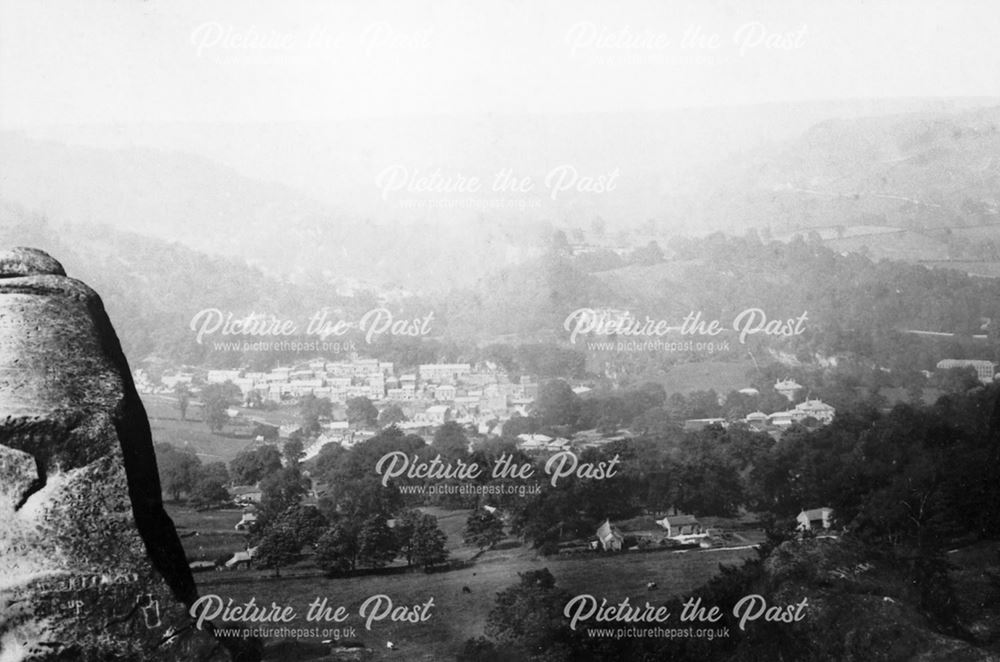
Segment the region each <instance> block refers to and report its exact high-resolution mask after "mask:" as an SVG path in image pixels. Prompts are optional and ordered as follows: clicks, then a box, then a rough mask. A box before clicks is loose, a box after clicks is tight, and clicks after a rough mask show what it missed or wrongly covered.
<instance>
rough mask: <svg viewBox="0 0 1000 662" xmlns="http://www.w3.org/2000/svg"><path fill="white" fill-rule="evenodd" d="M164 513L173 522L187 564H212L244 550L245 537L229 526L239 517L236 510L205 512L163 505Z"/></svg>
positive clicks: (237, 520)
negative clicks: (210, 562) (190, 562)
mask: <svg viewBox="0 0 1000 662" xmlns="http://www.w3.org/2000/svg"><path fill="white" fill-rule="evenodd" d="M166 509H167V514H168V515H170V517H171V519H173V520H174V526H175V527H177V534H178V535H180V536H182V537H181V544H182V545H183V546H184V551H185V552H186V553H187V557H188V561H214V560H215V559H217V558H219V557H221V556H224V555H225V556H232V555H233V554H234V553H235V552H237V551H240V550H242V549H243V547H244V543H245V539H246V537H245V536H244V534H242V533H240V532H239V531H236V529H234V528H233V527H234V526H235V525H236V523H237V522H239V521H240V519H241V518H242V517H243V511H242V510H239V509H235V508H233V509H226V510H206V511H203V512H197V511H194V510H192V509H191V508H187V507H182V506H177V505H175V504H169V503H168V504H167V506H166Z"/></svg>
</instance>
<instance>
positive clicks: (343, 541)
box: [316, 522, 358, 575]
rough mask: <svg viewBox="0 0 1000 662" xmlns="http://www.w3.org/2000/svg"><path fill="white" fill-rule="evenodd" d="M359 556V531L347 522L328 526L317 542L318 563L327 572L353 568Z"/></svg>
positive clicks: (333, 573) (336, 572) (332, 572)
mask: <svg viewBox="0 0 1000 662" xmlns="http://www.w3.org/2000/svg"><path fill="white" fill-rule="evenodd" d="M357 557H358V536H357V532H356V531H355V530H354V528H353V527H352V526H350V525H349V524H347V523H346V522H338V523H337V524H334V525H333V526H331V527H330V528H328V529H327V530H326V531H325V532H324V533H323V535H322V536H320V538H319V541H318V542H317V543H316V565H318V566H319V567H320V569H321V570H323V572H325V573H327V574H331V575H335V574H341V573H344V572H347V571H349V570H353V569H354V566H355V563H356V562H357Z"/></svg>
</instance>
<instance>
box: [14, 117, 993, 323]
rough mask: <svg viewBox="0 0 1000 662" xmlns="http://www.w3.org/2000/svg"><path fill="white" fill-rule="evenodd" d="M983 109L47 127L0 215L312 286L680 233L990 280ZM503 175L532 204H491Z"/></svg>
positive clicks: (415, 278) (412, 280)
mask: <svg viewBox="0 0 1000 662" xmlns="http://www.w3.org/2000/svg"><path fill="white" fill-rule="evenodd" d="M988 102H989V100H956V101H937V100H909V101H907V100H902V101H898V102H892V103H890V102H879V103H874V102H871V103H867V104H866V103H860V102H839V103H836V104H825V105H824V104H789V105H785V106H766V107H753V108H751V109H745V108H729V109H718V110H710V111H704V110H701V111H674V112H671V113H628V114H621V115H600V116H595V115H593V114H581V115H579V116H549V115H539V116H497V117H492V116H488V117H470V116H463V117H458V118H444V117H437V118H426V117H422V118H411V119H406V120H388V119H381V120H378V119H373V120H366V121H358V122H354V123H350V122H347V123H340V124H335V125H309V124H289V125H270V126H266V127H260V126H251V125H226V126H224V127H216V126H214V125H198V126H192V125H167V126H165V127H160V126H154V125H142V126H133V127H119V128H117V129H99V128H93V127H91V128H87V127H80V128H79V131H75V132H72V136H71V137H70V139H69V140H68V142H67V143H66V144H64V143H61V142H56V139H57V138H58V137H60V135H61V136H62V139H65V138H66V137H67V133H66V128H65V127H63V128H62V129H58V128H53V129H50V130H49V131H47V132H46V131H40V132H39V131H35V132H33V133H32V134H31V136H29V135H27V134H23V133H13V132H5V133H0V199H3V200H7V201H9V202H11V203H13V204H14V205H16V206H18V207H20V208H21V209H22V210H24V211H26V212H30V213H34V214H39V215H41V216H43V217H45V218H47V219H49V220H50V221H51V222H52V223H54V224H57V225H61V224H64V223H74V224H85V225H93V224H97V225H104V226H107V227H109V228H115V229H121V230H125V231H128V232H132V233H136V234H140V235H144V236H148V237H153V238H158V239H162V240H167V241H175V242H179V243H180V244H182V245H184V246H187V247H188V248H192V249H196V250H198V251H201V252H204V253H207V254H213V255H221V256H226V257H227V258H230V259H236V260H240V261H246V262H248V263H250V264H251V265H255V266H258V267H259V268H261V269H262V270H263V272H264V273H267V274H271V275H273V276H275V277H276V278H278V279H281V280H288V281H291V282H294V283H299V284H306V285H308V286H309V287H313V288H322V287H327V288H334V289H336V288H338V287H341V286H343V285H344V283H345V282H347V283H348V284H351V283H353V284H357V283H358V282H360V283H361V284H369V285H370V286H371V287H372V288H377V289H380V290H387V289H398V290H401V291H403V290H405V291H410V292H424V293H431V292H447V291H449V290H452V289H454V288H460V289H461V288H469V287H472V286H473V285H474V284H475V283H477V282H480V280H481V279H487V280H484V281H482V282H487V283H488V282H489V280H488V279H489V278H496V276H491V275H490V274H494V273H496V272H497V271H498V270H499V269H502V268H504V267H511V266H513V265H517V264H520V263H523V262H524V261H526V260H531V259H533V258H536V257H538V256H540V255H541V254H542V253H543V251H544V250H545V249H546V248H547V246H548V243H549V241H550V239H551V237H552V234H553V231H554V230H555V229H557V228H562V229H565V230H566V231H567V234H568V235H569V236H570V237H571V239H572V241H574V242H577V243H579V242H585V243H589V244H593V245H598V246H604V247H607V248H617V249H619V250H621V249H624V248H628V247H635V246H638V245H644V244H645V243H647V242H648V241H650V240H656V241H658V242H659V243H660V244H661V245H664V246H665V245H666V244H667V242H668V241H669V239H670V237H671V236H675V235H677V234H680V233H690V234H706V233H708V232H711V231H713V230H720V229H721V230H725V231H727V232H730V233H733V234H742V233H744V232H745V231H746V230H747V229H748V228H756V229H757V230H759V231H763V232H765V233H768V232H769V233H770V234H771V235H772V236H773V237H775V238H787V237H789V236H790V235H791V234H793V233H795V232H807V231H809V230H810V229H817V230H818V231H819V236H820V237H821V238H822V239H823V240H825V241H826V243H827V244H828V245H829V246H830V247H832V248H834V249H835V250H838V251H841V252H847V251H853V250H865V251H869V253H870V254H871V255H873V256H874V257H879V256H884V257H893V258H897V259H904V260H911V261H913V260H945V259H955V258H960V259H967V260H970V259H975V260H979V261H980V263H981V264H980V265H979V266H977V267H976V268H975V270H978V271H977V272H981V273H991V269H992V267H990V264H992V263H993V262H996V261H1000V233H998V230H1000V225H998V224H996V223H997V222H998V221H1000V216H998V210H1000V207H998V200H1000V156H997V155H998V154H1000V129H998V127H1000V106H997V105H993V106H983V104H986V103H988ZM871 110H877V111H881V112H892V113H894V114H888V115H879V116H866V115H864V112H865V111H871ZM914 110H916V111H918V112H910V111H914ZM700 116H701V117H700ZM830 116H837V117H842V118H846V119H824V118H828V117H830ZM376 137H377V139H376ZM202 140H203V142H199V141H202ZM157 141H159V144H154V143H157ZM97 145H102V146H97ZM136 145H140V146H136ZM141 145H147V146H141ZM178 145H182V146H183V147H185V148H188V151H178ZM206 154H208V156H206ZM568 164H572V165H573V167H574V168H576V169H577V171H578V173H579V174H580V175H581V176H583V175H587V176H589V175H594V176H595V177H597V176H600V175H599V173H604V175H607V173H609V172H612V171H618V173H619V174H618V176H617V178H616V179H615V180H614V181H615V186H613V187H608V186H606V188H605V190H603V191H595V190H593V189H591V190H568V191H565V192H560V193H559V194H558V195H557V196H555V199H553V196H552V195H551V193H550V192H549V191H548V189H547V188H546V184H545V182H546V179H547V174H548V173H549V172H550V170H551V168H554V167H559V166H560V165H568ZM387 166H388V167H394V166H401V167H403V168H404V169H406V170H407V171H408V172H409V173H410V174H413V173H414V172H417V171H419V172H420V173H422V174H423V175H427V174H428V173H430V172H434V171H435V170H438V171H439V172H440V173H441V175H442V177H444V178H445V179H449V178H451V179H449V181H453V180H454V178H456V177H459V176H466V177H468V176H479V177H480V178H482V179H483V180H484V183H485V184H484V190H481V191H480V192H478V193H469V192H462V191H457V192H456V191H445V192H440V191H430V192H426V191H416V192H414V191H408V190H405V189H406V187H405V186H404V187H403V189H402V190H393V191H389V192H386V191H385V190H383V189H380V187H379V178H378V176H379V173H380V172H381V171H382V170H384V169H385V168H386V167H387ZM504 168H509V169H510V170H511V173H512V178H515V179H516V178H518V177H521V176H524V177H528V178H529V179H530V180H531V182H532V184H533V186H534V188H533V190H532V191H529V192H512V191H504V192H495V191H492V190H490V182H491V181H492V178H491V173H493V172H496V171H497V170H499V169H504ZM591 183H596V180H594V181H592V182H591ZM607 183H608V180H607V179H605V184H607ZM407 200H409V201H411V202H414V201H415V202H416V203H418V204H414V205H410V206H407V205H406V204H404V203H405V202H406V201H407ZM495 202H499V203H503V204H490V203H495ZM22 225H23V224H22ZM872 228H875V230H877V231H879V232H885V231H891V230H895V229H904V230H905V231H906V232H905V234H903V233H898V232H897V233H896V234H893V235H885V236H881V237H880V236H876V234H875V230H872ZM16 239H17V237H11V238H10V240H11V241H13V240H16ZM20 243H24V242H23V241H22V242H20ZM970 270H972V271H975V270H974V269H971V268H970ZM525 277H526V278H527V276H525ZM486 289H487V290H488V289H489V288H488V287H487V288H486ZM542 303H544V302H542Z"/></svg>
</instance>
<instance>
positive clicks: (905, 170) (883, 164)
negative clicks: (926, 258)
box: [703, 107, 1000, 243]
mask: <svg viewBox="0 0 1000 662" xmlns="http://www.w3.org/2000/svg"><path fill="white" fill-rule="evenodd" d="M718 174H719V175H720V176H721V177H722V178H723V183H716V184H715V185H714V191H713V192H711V193H709V194H707V196H706V202H705V206H704V209H703V214H704V216H705V217H706V219H708V218H717V219H724V220H725V223H726V224H727V227H730V228H736V227H747V226H753V227H757V228H770V230H771V232H773V233H774V235H775V236H778V235H779V234H781V233H788V232H790V231H795V230H801V229H809V228H836V229H839V230H840V231H841V233H842V232H843V229H844V228H846V227H849V226H856V225H869V226H892V227H898V228H906V229H908V230H912V231H918V232H922V233H931V234H932V235H933V233H934V232H935V231H943V230H945V229H953V228H959V227H970V226H998V227H1000V107H992V108H983V109H977V110H966V111H961V112H957V113H914V114H901V115H891V116H885V117H870V118H861V119H852V120H828V121H825V122H821V123H819V124H817V125H815V126H814V127H812V128H811V129H809V130H808V131H806V132H805V133H804V134H803V135H802V136H801V137H799V138H798V139H796V140H791V141H788V142H786V143H784V144H782V145H780V146H777V147H774V148H771V149H768V150H759V151H757V152H756V153H754V154H753V155H752V156H750V157H748V158H746V159H743V160H741V161H736V162H733V163H731V164H730V165H729V166H728V167H723V169H722V171H720V172H719V173H718ZM710 188H711V187H710ZM989 234H990V237H991V238H992V239H994V240H996V239H1000V233H997V232H996V231H991V232H990V233H989ZM938 238H941V237H940V236H939V235H938ZM886 239H887V240H888V241H892V240H893V238H892V237H887V238H886ZM872 243H879V242H877V241H876V240H874V239H873V240H872Z"/></svg>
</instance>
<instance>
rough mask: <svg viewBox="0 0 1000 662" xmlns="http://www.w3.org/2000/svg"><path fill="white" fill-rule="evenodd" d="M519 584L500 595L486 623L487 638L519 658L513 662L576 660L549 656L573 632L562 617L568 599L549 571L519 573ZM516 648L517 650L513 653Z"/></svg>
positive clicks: (513, 657)
mask: <svg viewBox="0 0 1000 662" xmlns="http://www.w3.org/2000/svg"><path fill="white" fill-rule="evenodd" d="M518 576H519V577H520V582H519V583H518V584H517V585H515V586H512V587H510V588H508V589H505V590H503V591H501V592H500V593H498V594H497V599H496V606H495V607H494V608H493V610H492V611H490V614H489V616H488V617H487V620H486V634H487V635H489V636H491V637H494V638H495V639H496V640H497V641H498V642H500V643H501V644H502V645H504V646H505V647H507V650H508V651H509V652H511V653H515V654H516V658H515V656H511V658H512V659H528V658H529V657H530V658H531V659H560V660H562V659H574V658H573V657H572V656H571V655H569V654H568V651H567V652H565V653H564V654H563V655H562V656H551V657H549V656H547V655H546V654H547V653H550V652H552V649H554V648H556V647H557V646H558V645H559V643H560V642H566V641H568V640H571V635H572V632H571V631H570V629H569V626H568V625H567V623H566V619H565V617H564V616H563V609H564V607H565V605H566V602H567V600H568V599H569V597H570V596H569V595H568V594H567V593H566V592H565V591H561V590H559V589H557V588H556V586H555V578H554V577H553V576H552V573H551V572H549V570H548V568H543V569H541V570H532V571H528V572H524V573H518ZM511 647H513V648H514V650H510V648H511Z"/></svg>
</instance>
